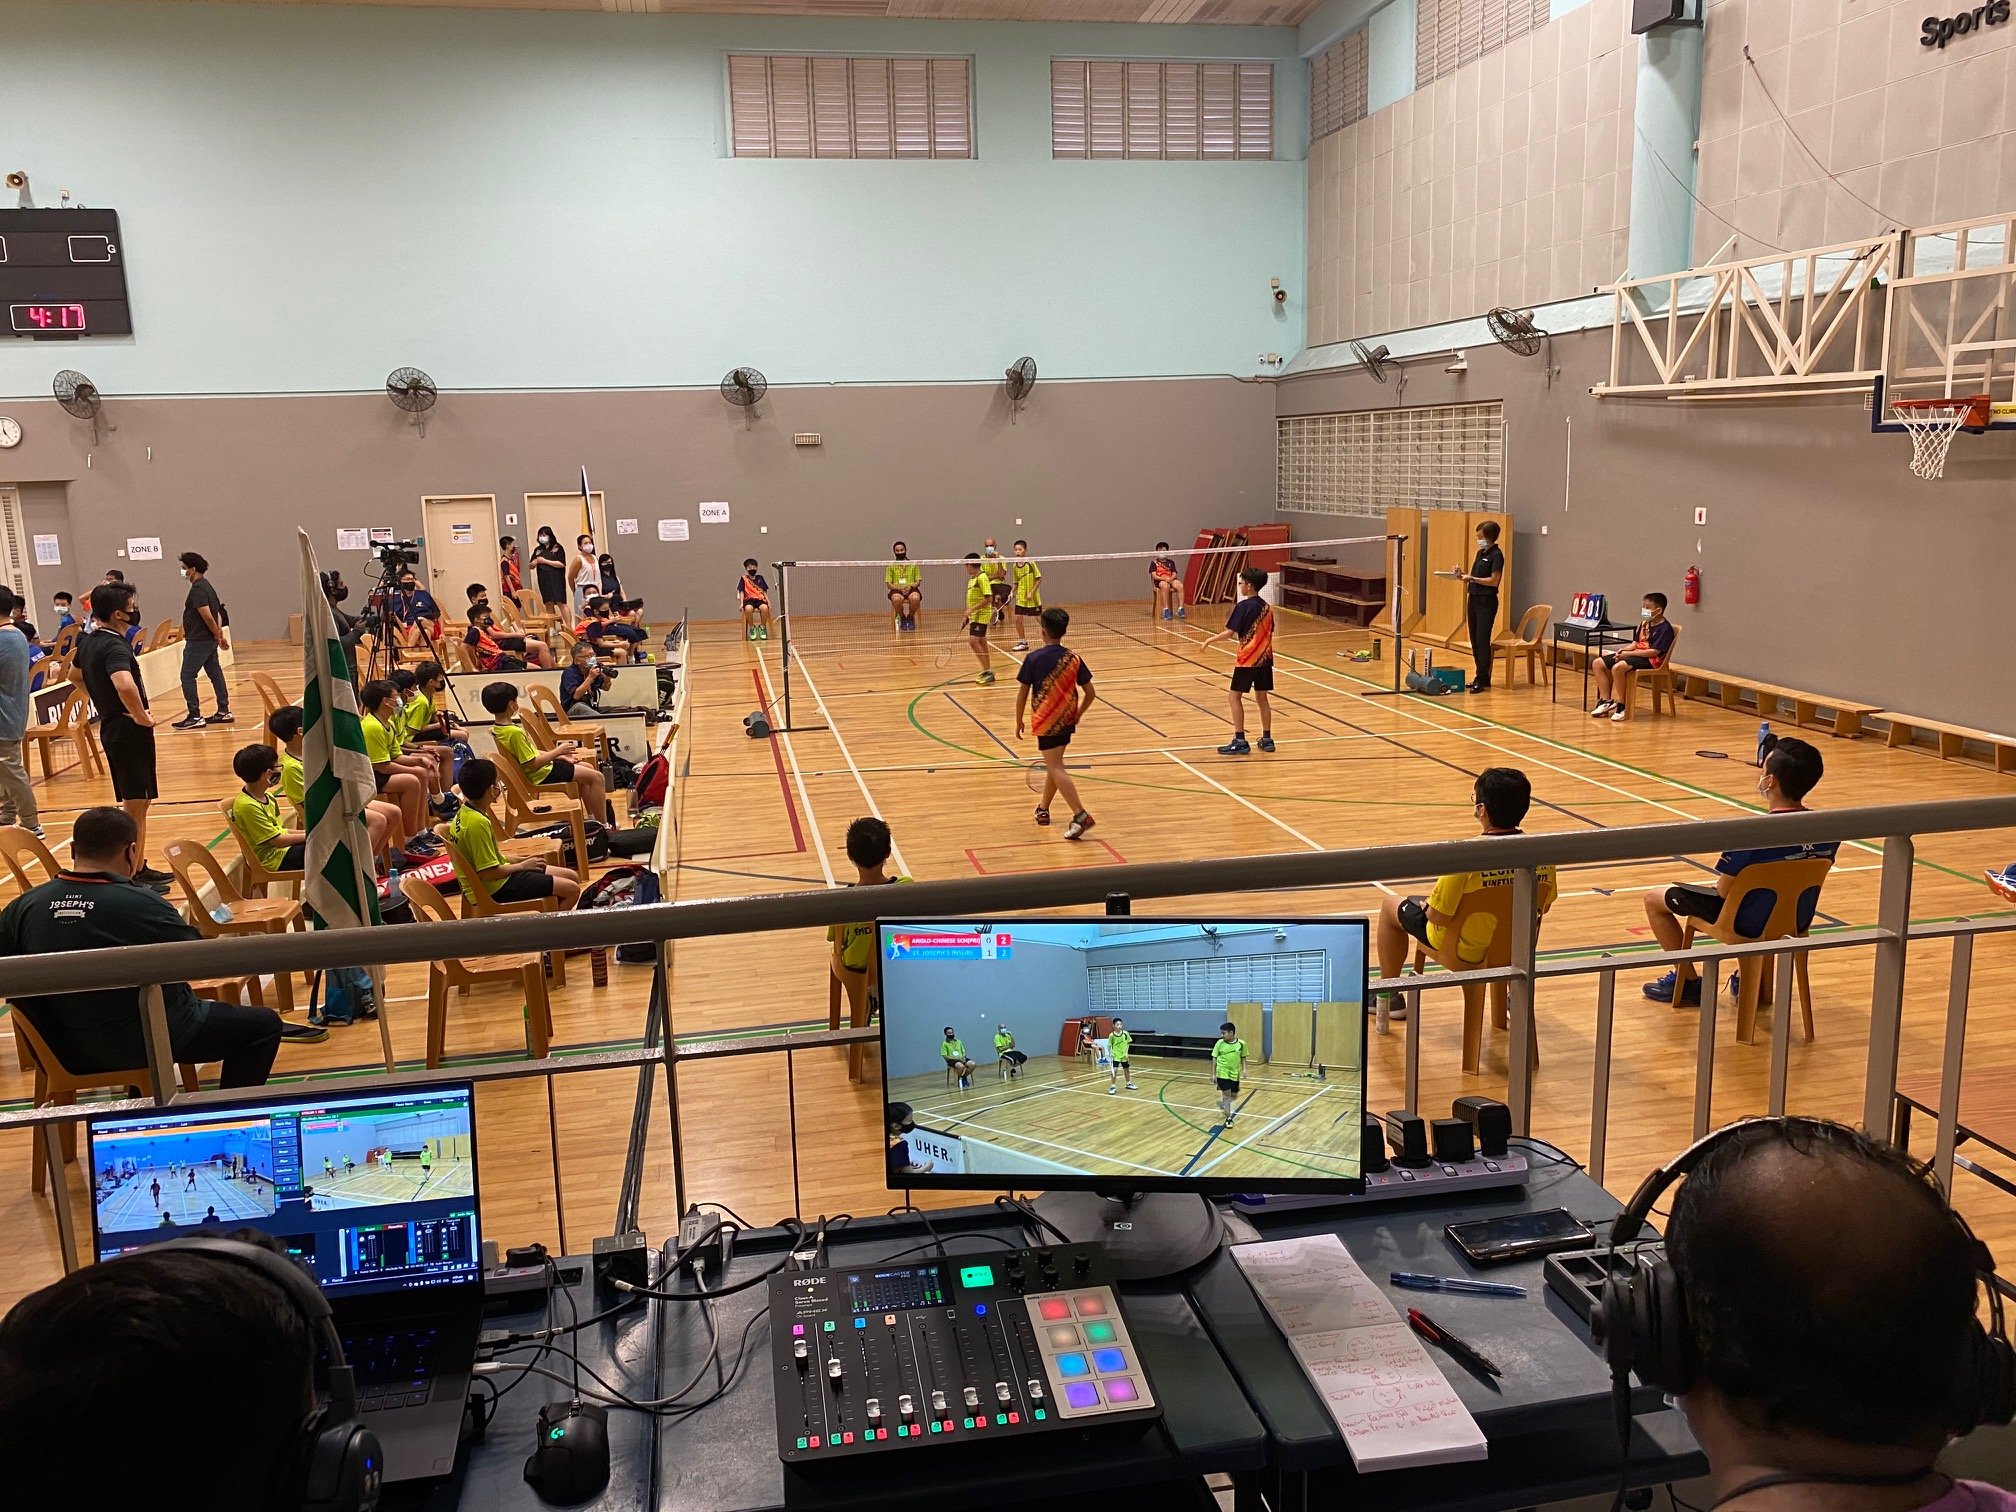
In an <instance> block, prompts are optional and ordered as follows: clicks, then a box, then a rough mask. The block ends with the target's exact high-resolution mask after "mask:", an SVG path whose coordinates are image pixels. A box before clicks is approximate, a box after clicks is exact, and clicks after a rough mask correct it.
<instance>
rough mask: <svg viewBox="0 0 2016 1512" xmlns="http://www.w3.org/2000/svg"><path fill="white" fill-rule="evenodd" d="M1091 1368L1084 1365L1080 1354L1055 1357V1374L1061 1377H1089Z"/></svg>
mask: <svg viewBox="0 0 2016 1512" xmlns="http://www.w3.org/2000/svg"><path fill="white" fill-rule="evenodd" d="M1091 1373H1092V1367H1091V1366H1090V1365H1088V1364H1086V1363H1085V1356H1083V1355H1082V1354H1060V1355H1059V1356H1057V1374H1059V1375H1061V1376H1082V1375H1090V1374H1091Z"/></svg>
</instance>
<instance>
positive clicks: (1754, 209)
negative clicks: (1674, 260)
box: [1694, 0, 2016, 257]
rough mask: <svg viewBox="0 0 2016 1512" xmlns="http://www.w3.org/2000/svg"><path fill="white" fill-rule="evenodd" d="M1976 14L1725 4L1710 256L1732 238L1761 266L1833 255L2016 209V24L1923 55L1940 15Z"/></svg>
mask: <svg viewBox="0 0 2016 1512" xmlns="http://www.w3.org/2000/svg"><path fill="white" fill-rule="evenodd" d="M1963 9H1967V10H1971V9H1972V6H1971V5H1966V6H1963V5H1961V4H1959V3H1957V0H1956V3H1954V4H1951V5H1947V4H1938V5H1930V4H1926V3H1925V0H1894V3H1893V0H1709V7H1708V33H1707V37H1706V39H1705V45H1706V53H1705V58H1704V60H1703V67H1704V69H1705V78H1704V80H1703V84H1702V95H1701V154H1700V167H1699V172H1698V179H1697V187H1696V192H1697V193H1698V194H1699V195H1700V198H1701V201H1702V203H1703V204H1704V205H1705V206H1706V207H1707V208H1706V210H1705V211H1704V212H1703V213H1702V214H1700V215H1698V216H1697V217H1696V223H1695V232H1694V243H1695V250H1696V253H1697V255H1699V256H1702V257H1705V256H1707V255H1708V254H1710V253H1712V252H1713V251H1714V250H1715V249H1716V248H1717V247H1718V246H1720V245H1721V244H1722V242H1723V241H1724V240H1725V239H1726V238H1727V237H1728V236H1729V235H1730V234H1731V233H1732V231H1733V232H1735V233H1736V234H1737V235H1739V237H1740V238H1741V240H1740V246H1741V249H1742V251H1743V253H1744V254H1745V255H1748V256H1759V255H1762V254H1763V253H1766V252H1768V251H1770V250H1771V246H1770V245H1769V244H1773V243H1775V244H1776V245H1777V246H1778V247H1781V248H1787V249H1797V248H1801V247H1817V246H1825V245H1829V244H1832V243H1834V242H1840V241H1849V240H1853V239H1855V238H1858V237H1863V236H1870V235H1873V234H1875V233H1876V232H1879V231H1881V230H1883V229H1884V228H1885V227H1886V226H1892V225H1897V226H1925V225H1935V224H1938V223H1940V222H1944V221H1952V220H1960V219H1963V218H1966V217H1970V216H1978V215H1990V214H1994V213H1995V212H1997V211H2002V210H2007V209H2009V208H2010V207H2012V206H2016V87H2012V85H2011V83H2010V79H2009V74H2010V70H2011V68H2012V66H2016V52H2012V51H2011V49H2012V47H2016V22H2011V23H2008V24H2006V25H2002V26H1997V27H1990V28H1986V29H1982V30H1977V31H1975V32H1973V33H1971V34H1970V35H1968V36H1964V37H1955V38H1954V39H1953V40H1952V41H1951V42H1949V43H1948V44H1947V45H1946V47H1945V48H1944V49H1943V50H1942V49H1934V48H1928V47H1923V46H1921V45H1920V43H1919V38H1920V35H1921V33H1920V24H1921V23H1922V22H1923V20H1924V18H1925V17H1926V16H1927V15H1928V14H1932V13H1934V12H1936V13H1937V14H1939V15H1941V16H1951V15H1954V14H1957V13H1958V12H1959V11H1961V10H1963ZM1746 46H1747V47H1748V48H1749V50H1750V53H1751V55H1752V57H1753V58H1754V59H1755V60H1756V68H1755V70H1754V71H1753V69H1752V68H1751V67H1750V65H1749V63H1747V62H1746V61H1745V60H1744V56H1743V50H1744V48H1745V47H1746ZM1767 87H1768V92H1769V96H1770V98H1767V93H1766V91H1767ZM1772 98H1775V99H1776V101H1777V103H1778V106H1779V107H1780V108H1782V109H1783V111H1784V113H1785V116H1786V118H1788V119H1789V120H1790V123H1791V130H1790V131H1788V130H1787V127H1786V123H1785V121H1784V120H1781V119H1780V118H1779V115H1778V112H1777V111H1776V110H1774V109H1773V108H1772V105H1771V99H1772ZM1792 132H1797V134H1798V137H1799V139H1801V140H1803V141H1804V142H1805V143H1806V145H1807V147H1810V148H1811V149H1812V156H1809V155H1808V154H1807V152H1806V151H1805V150H1803V149H1802V148H1801V147H1800V146H1799V143H1798V141H1795V140H1794V138H1793V135H1792ZM1814 157H1817V158H1819V159H1820V161H1821V162H1822V163H1824V164H1825V165H1826V167H1827V169H1828V170H1829V171H1830V172H1832V173H1834V174H1836V175H1838V176H1839V177H1840V179H1841V185H1840V186H1837V185H1835V184H1833V183H1831V182H1829V181H1828V180H1827V178H1826V177H1825V175H1824V174H1823V173H1822V172H1821V169H1820V166H1819V165H1818V164H1816V163H1815V162H1814ZM1849 191H1852V194H1851V193H1850V192H1849ZM1856 195H1859V196H1860V197H1861V198H1862V199H1864V200H1867V201H1869V202H1870V204H1872V205H1875V206H1877V207H1880V209H1881V211H1882V214H1880V215H1879V214H1878V213H1877V212H1876V211H1875V210H1872V209H1870V208H1868V206H1865V205H1861V204H1858V203H1856V200H1855V198H1854V196H1856ZM1732 223H1733V224H1732Z"/></svg>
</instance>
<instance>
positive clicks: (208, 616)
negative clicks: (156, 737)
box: [173, 551, 232, 730]
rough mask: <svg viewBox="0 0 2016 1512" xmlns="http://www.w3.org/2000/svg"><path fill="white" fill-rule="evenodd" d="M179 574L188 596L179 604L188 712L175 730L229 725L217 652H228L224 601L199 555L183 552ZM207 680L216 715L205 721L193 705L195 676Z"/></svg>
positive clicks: (226, 692)
mask: <svg viewBox="0 0 2016 1512" xmlns="http://www.w3.org/2000/svg"><path fill="white" fill-rule="evenodd" d="M178 560H179V561H180V562H181V563H182V575H183V576H184V577H186V578H187V579H189V597H188V598H187V599H185V600H184V601H183V604H182V697H183V698H184V699H185V700H186V701H187V702H188V704H189V712H188V713H187V714H186V715H184V716H183V717H182V718H181V719H178V720H176V721H175V724H174V726H173V727H174V728H175V729H178V730H196V729H201V728H202V727H203V726H204V725H206V724H230V723H232V719H231V689H230V688H229V687H227V686H226V685H225V682H224V663H223V661H222V660H221V659H220V657H219V655H218V653H219V652H222V651H229V650H230V649H231V641H230V638H229V637H228V636H226V635H225V633H224V601H223V600H222V599H220V598H218V597H217V590H216V589H215V588H214V587H212V586H211V583H210V579H209V578H207V577H205V576H204V575H203V574H204V573H206V572H208V571H209V570H210V564H209V563H208V562H207V561H205V560H204V559H203V555H202V553H200V552H195V551H185V552H183V553H182V555H181V556H180V557H179V558H178ZM198 672H202V673H205V674H207V675H208V677H209V678H210V686H211V688H212V689H213V690H214V691H215V692H216V694H217V712H216V713H215V714H212V715H211V716H210V717H209V718H208V719H205V718H204V717H203V711H202V709H200V708H198V707H197V704H196V674H197V673H198Z"/></svg>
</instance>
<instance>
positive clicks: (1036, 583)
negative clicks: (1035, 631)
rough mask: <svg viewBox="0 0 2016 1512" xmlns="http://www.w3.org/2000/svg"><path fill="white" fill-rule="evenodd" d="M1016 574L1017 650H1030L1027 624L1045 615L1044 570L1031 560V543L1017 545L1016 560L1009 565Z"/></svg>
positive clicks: (1025, 542) (1024, 542) (1018, 542)
mask: <svg viewBox="0 0 2016 1512" xmlns="http://www.w3.org/2000/svg"><path fill="white" fill-rule="evenodd" d="M1008 566H1009V568H1010V570H1012V571H1013V572H1014V574H1015V649H1016V650H1017V651H1027V650H1028V649H1029V631H1028V629H1027V628H1026V627H1027V624H1028V622H1029V621H1030V620H1032V619H1040V618H1041V617H1042V615H1043V569H1042V568H1041V567H1039V566H1037V565H1036V564H1035V563H1034V562H1032V561H1030V560H1029V543H1028V542H1027V541H1017V542H1016V543H1015V559H1014V560H1013V561H1011V562H1010V563H1009V564H1008Z"/></svg>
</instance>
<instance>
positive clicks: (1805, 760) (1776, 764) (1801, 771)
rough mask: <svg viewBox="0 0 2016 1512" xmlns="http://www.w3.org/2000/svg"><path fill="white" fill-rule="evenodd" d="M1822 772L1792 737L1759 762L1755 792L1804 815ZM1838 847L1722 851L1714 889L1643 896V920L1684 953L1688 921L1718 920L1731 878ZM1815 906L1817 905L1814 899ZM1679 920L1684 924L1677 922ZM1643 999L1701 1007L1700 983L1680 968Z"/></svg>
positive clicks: (1780, 808)
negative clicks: (1748, 869)
mask: <svg viewBox="0 0 2016 1512" xmlns="http://www.w3.org/2000/svg"><path fill="white" fill-rule="evenodd" d="M1825 772H1826V765H1825V763H1824V762H1822V761H1821V759H1820V753H1819V752H1818V751H1817V750H1815V749H1814V748H1813V746H1812V745H1811V744H1810V743H1809V742H1807V741H1804V740H1800V739H1798V738H1797V737H1796V736H1787V737H1786V738H1785V739H1783V740H1780V741H1779V742H1778V744H1777V746H1776V748H1775V749H1773V751H1772V752H1771V754H1770V755H1769V756H1766V757H1765V758H1764V770H1763V772H1762V773H1761V774H1760V775H1759V777H1758V778H1757V793H1758V796H1759V797H1761V798H1762V799H1763V800H1764V803H1765V806H1766V807H1767V808H1768V809H1769V811H1770V812H1771V813H1774V814H1803V813H1805V812H1806V802H1805V800H1806V795H1807V794H1808V793H1810V792H1812V791H1813V789H1814V788H1816V787H1818V786H1819V785H1820V778H1821V777H1822V776H1823V775H1824V774H1825ZM1840 849H1841V847H1840V846H1838V845H1836V844H1835V843H1834V842H1832V841H1831V840H1830V841H1826V842H1824V843H1822V844H1819V845H1760V846H1758V847H1756V848H1755V849H1753V850H1741V851H1724V852H1723V853H1722V857H1721V859H1720V860H1719V861H1717V862H1716V863H1715V885H1714V887H1712V888H1707V887H1692V886H1689V885H1688V884H1687V883H1684V882H1682V883H1677V884H1675V885H1674V886H1672V887H1669V888H1667V889H1666V890H1665V891H1664V892H1654V893H1647V894H1646V895H1645V917H1646V919H1647V920H1648V921H1649V922H1650V923H1651V925H1652V934H1653V937H1654V938H1655V939H1657V940H1658V941H1659V948H1660V949H1661V950H1683V949H1685V948H1686V945H1687V940H1688V935H1689V932H1690V930H1691V929H1692V924H1693V921H1699V922H1700V923H1703V924H1713V923H1714V922H1715V921H1716V920H1717V919H1719V918H1720V917H1721V916H1722V900H1723V899H1724V898H1725V897H1727V896H1728V895H1729V889H1730V887H1731V886H1733V885H1734V883H1735V881H1736V874H1737V873H1738V872H1740V871H1742V870H1743V868H1744V867H1746V866H1758V865H1762V864H1763V863H1766V862H1770V861H1817V860H1823V859H1824V860H1827V861H1832V860H1833V859H1834V854H1835V852H1836V851H1838V850H1840ZM1814 901H1815V903H1816V904H1817V902H1818V900H1817V899H1815V900H1814ZM1751 902H1752V903H1753V904H1755V905H1758V906H1761V907H1762V908H1763V909H1764V910H1766V913H1767V915H1768V911H1769V909H1770V906H1771V900H1770V899H1769V898H1768V897H1764V896H1759V897H1756V898H1753V899H1751ZM1802 913H1803V915H1804V916H1803V917H1802V918H1801V919H1800V921H1799V922H1800V927H1801V928H1804V927H1805V926H1806V925H1808V924H1810V923H1812V920H1813V908H1811V907H1808V908H1805V909H1804V910H1802ZM1682 920H1687V921H1689V922H1687V923H1682V922H1681V921H1682ZM1763 927H1764V918H1763V917H1758V918H1755V919H1748V918H1738V919H1737V921H1736V928H1737V932H1738V933H1739V934H1754V933H1756V932H1757V931H1758V930H1760V929H1762V928H1763ZM1645 996H1646V997H1648V998H1650V999H1651V1000H1652V1001H1653V1002H1655V1003H1672V1004H1674V1005H1675V1006H1677V1007H1682V1008H1691V1007H1699V1006H1700V1003H1701V979H1700V978H1699V977H1698V976H1697V975H1696V974H1695V971H1694V968H1693V967H1692V966H1684V965H1683V966H1679V967H1676V968H1675V969H1674V970H1672V971H1669V972H1667V973H1666V974H1665V975H1664V976H1662V977H1660V978H1659V979H1658V980H1657V981H1652V982H1647V983H1646V984H1645Z"/></svg>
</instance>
